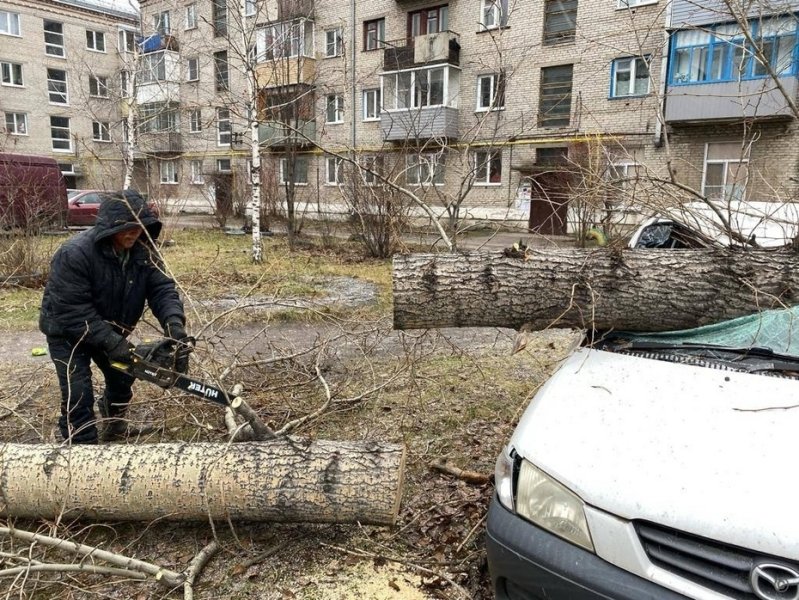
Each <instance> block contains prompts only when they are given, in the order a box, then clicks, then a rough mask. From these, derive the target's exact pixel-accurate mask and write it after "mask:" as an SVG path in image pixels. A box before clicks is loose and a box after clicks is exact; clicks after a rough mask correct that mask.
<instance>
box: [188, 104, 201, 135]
mask: <svg viewBox="0 0 799 600" xmlns="http://www.w3.org/2000/svg"><path fill="white" fill-rule="evenodd" d="M202 129H203V116H202V111H201V110H200V109H199V108H195V109H194V110H192V111H191V112H189V131H190V132H191V133H199V132H200V131H202Z"/></svg>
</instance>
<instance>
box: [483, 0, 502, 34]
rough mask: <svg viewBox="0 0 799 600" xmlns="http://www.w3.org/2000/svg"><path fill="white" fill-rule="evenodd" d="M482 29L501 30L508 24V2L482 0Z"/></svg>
mask: <svg viewBox="0 0 799 600" xmlns="http://www.w3.org/2000/svg"><path fill="white" fill-rule="evenodd" d="M479 23H480V27H482V28H483V29H499V28H500V27H505V26H507V23H508V0H480V20H479Z"/></svg>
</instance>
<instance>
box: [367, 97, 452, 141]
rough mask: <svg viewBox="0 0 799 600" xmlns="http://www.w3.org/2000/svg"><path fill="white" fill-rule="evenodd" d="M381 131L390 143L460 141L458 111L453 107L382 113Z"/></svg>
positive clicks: (428, 107)
mask: <svg viewBox="0 0 799 600" xmlns="http://www.w3.org/2000/svg"><path fill="white" fill-rule="evenodd" d="M380 129H381V130H382V131H383V137H384V139H385V140H386V141H389V142H404V141H405V140H417V139H430V138H448V139H451V140H456V139H458V109H457V108H454V107H451V106H425V107H421V108H415V109H407V110H393V111H384V112H381V113H380Z"/></svg>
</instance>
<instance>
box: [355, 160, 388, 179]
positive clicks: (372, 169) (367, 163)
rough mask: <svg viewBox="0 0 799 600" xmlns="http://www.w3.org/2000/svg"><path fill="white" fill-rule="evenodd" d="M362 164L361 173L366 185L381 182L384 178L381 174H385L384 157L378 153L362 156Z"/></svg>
mask: <svg viewBox="0 0 799 600" xmlns="http://www.w3.org/2000/svg"><path fill="white" fill-rule="evenodd" d="M358 164H359V165H360V167H361V169H360V173H361V177H362V178H363V181H364V183H366V185H375V184H379V183H380V182H381V181H382V180H381V178H380V176H381V175H382V174H383V157H382V156H376V155H367V156H362V157H361V158H359V159H358Z"/></svg>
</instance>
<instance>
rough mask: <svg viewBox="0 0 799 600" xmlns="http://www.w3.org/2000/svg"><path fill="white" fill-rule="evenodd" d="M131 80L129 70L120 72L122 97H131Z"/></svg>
mask: <svg viewBox="0 0 799 600" xmlns="http://www.w3.org/2000/svg"><path fill="white" fill-rule="evenodd" d="M130 88H131V81H130V72H129V71H120V72H119V93H120V96H121V97H122V98H130V92H131V89H130Z"/></svg>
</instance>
